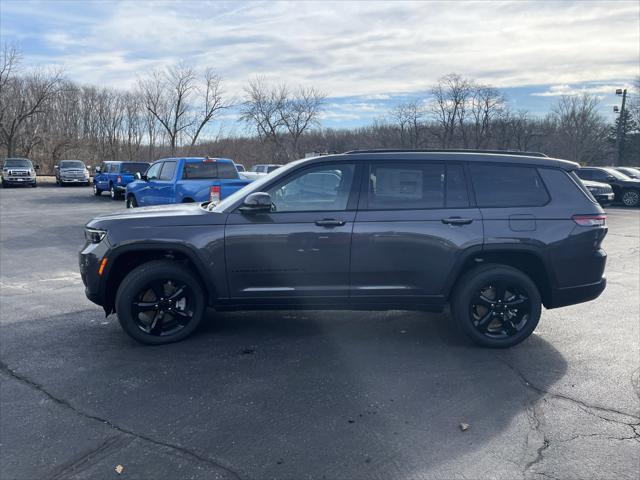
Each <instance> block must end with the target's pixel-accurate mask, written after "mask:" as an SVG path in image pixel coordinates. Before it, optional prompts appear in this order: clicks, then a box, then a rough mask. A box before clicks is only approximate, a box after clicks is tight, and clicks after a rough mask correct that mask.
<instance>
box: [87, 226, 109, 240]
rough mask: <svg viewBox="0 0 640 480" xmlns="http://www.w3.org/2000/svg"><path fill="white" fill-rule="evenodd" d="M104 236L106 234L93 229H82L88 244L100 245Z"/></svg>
mask: <svg viewBox="0 0 640 480" xmlns="http://www.w3.org/2000/svg"><path fill="white" fill-rule="evenodd" d="M106 234H107V232H106V231H104V230H98V229H95V228H85V229H84V236H85V238H86V239H87V242H89V243H100V242H101V241H102V239H103V238H104V236H105V235H106Z"/></svg>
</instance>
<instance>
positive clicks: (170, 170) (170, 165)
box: [159, 162, 176, 180]
mask: <svg viewBox="0 0 640 480" xmlns="http://www.w3.org/2000/svg"><path fill="white" fill-rule="evenodd" d="M175 172H176V162H164V165H163V167H162V170H161V171H160V178H159V180H173V174H174V173H175Z"/></svg>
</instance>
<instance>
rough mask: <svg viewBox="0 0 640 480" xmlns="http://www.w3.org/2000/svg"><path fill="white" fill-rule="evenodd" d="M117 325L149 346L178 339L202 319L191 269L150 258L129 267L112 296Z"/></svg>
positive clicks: (197, 286)
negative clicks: (114, 295)
mask: <svg viewBox="0 0 640 480" xmlns="http://www.w3.org/2000/svg"><path fill="white" fill-rule="evenodd" d="M116 311H117V312H118V320H119V321H120V325H121V326H122V328H123V329H124V331H125V332H127V333H128V334H129V335H130V336H131V337H132V338H134V339H135V340H137V341H139V342H142V343H146V344H149V345H160V344H164V343H171V342H177V341H180V340H182V339H184V338H186V337H188V336H189V335H191V333H193V332H194V330H195V329H196V328H197V327H198V325H199V324H200V323H201V322H202V319H203V318H204V315H205V311H206V305H205V296H204V292H203V290H202V287H201V286H200V283H199V282H198V280H197V279H196V277H195V276H194V275H193V274H192V273H191V271H190V270H189V269H188V268H186V267H184V266H182V265H180V264H176V263H175V262H170V261H166V260H154V261H152V262H148V263H145V264H142V265H140V266H139V267H136V268H135V269H133V270H132V271H131V272H130V273H129V274H128V275H127V276H126V277H125V278H124V280H123V281H122V283H121V284H120V287H119V288H118V293H117V295H116Z"/></svg>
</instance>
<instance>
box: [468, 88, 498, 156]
mask: <svg viewBox="0 0 640 480" xmlns="http://www.w3.org/2000/svg"><path fill="white" fill-rule="evenodd" d="M470 113H471V120H472V122H473V123H472V130H473V141H474V148H486V147H487V145H488V144H489V137H490V135H491V127H492V126H493V124H494V122H495V121H496V120H497V119H498V118H500V116H502V115H504V113H505V99H504V96H503V95H502V94H501V93H500V92H499V91H498V90H497V89H495V88H493V87H491V86H489V85H479V86H475V87H473V90H472V94H471V108H470Z"/></svg>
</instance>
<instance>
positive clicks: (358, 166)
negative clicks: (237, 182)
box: [229, 159, 363, 215]
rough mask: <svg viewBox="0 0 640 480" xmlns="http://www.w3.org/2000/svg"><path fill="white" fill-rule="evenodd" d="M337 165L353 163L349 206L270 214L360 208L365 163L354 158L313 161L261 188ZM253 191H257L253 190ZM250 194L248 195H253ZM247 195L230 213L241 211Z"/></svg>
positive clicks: (269, 187)
mask: <svg viewBox="0 0 640 480" xmlns="http://www.w3.org/2000/svg"><path fill="white" fill-rule="evenodd" d="M336 165H353V168H354V170H353V181H352V182H351V188H350V190H349V198H348V199H347V208H345V209H344V210H296V211H292V212H278V211H275V212H269V215H277V214H283V215H284V214H296V213H297V214H300V213H322V212H355V211H357V210H358V200H359V197H360V187H359V185H360V177H361V176H362V172H363V163H362V162H357V161H353V160H349V159H345V161H344V162H342V161H340V162H337V161H334V162H322V163H312V164H310V165H305V166H303V167H300V168H296V169H294V170H292V171H291V172H288V173H287V174H286V175H285V176H284V177H280V178H276V179H274V180H273V181H272V182H270V183H268V184H266V185H264V187H263V189H262V190H260V191H261V192H266V191H268V190H270V189H271V188H273V187H274V186H276V185H278V184H280V183H281V182H286V181H288V180H289V179H290V178H291V177H293V176H297V175H298V174H302V172H304V171H306V170H310V169H315V168H316V167H331V166H336ZM251 193H257V192H251ZM251 193H250V194H248V195H251ZM245 198H246V197H244V198H243V199H242V200H241V201H239V203H238V204H237V205H236V206H234V207H233V208H232V209H231V211H230V212H229V213H240V214H242V213H241V212H240V208H241V207H242V205H243V204H244V199H245Z"/></svg>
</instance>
